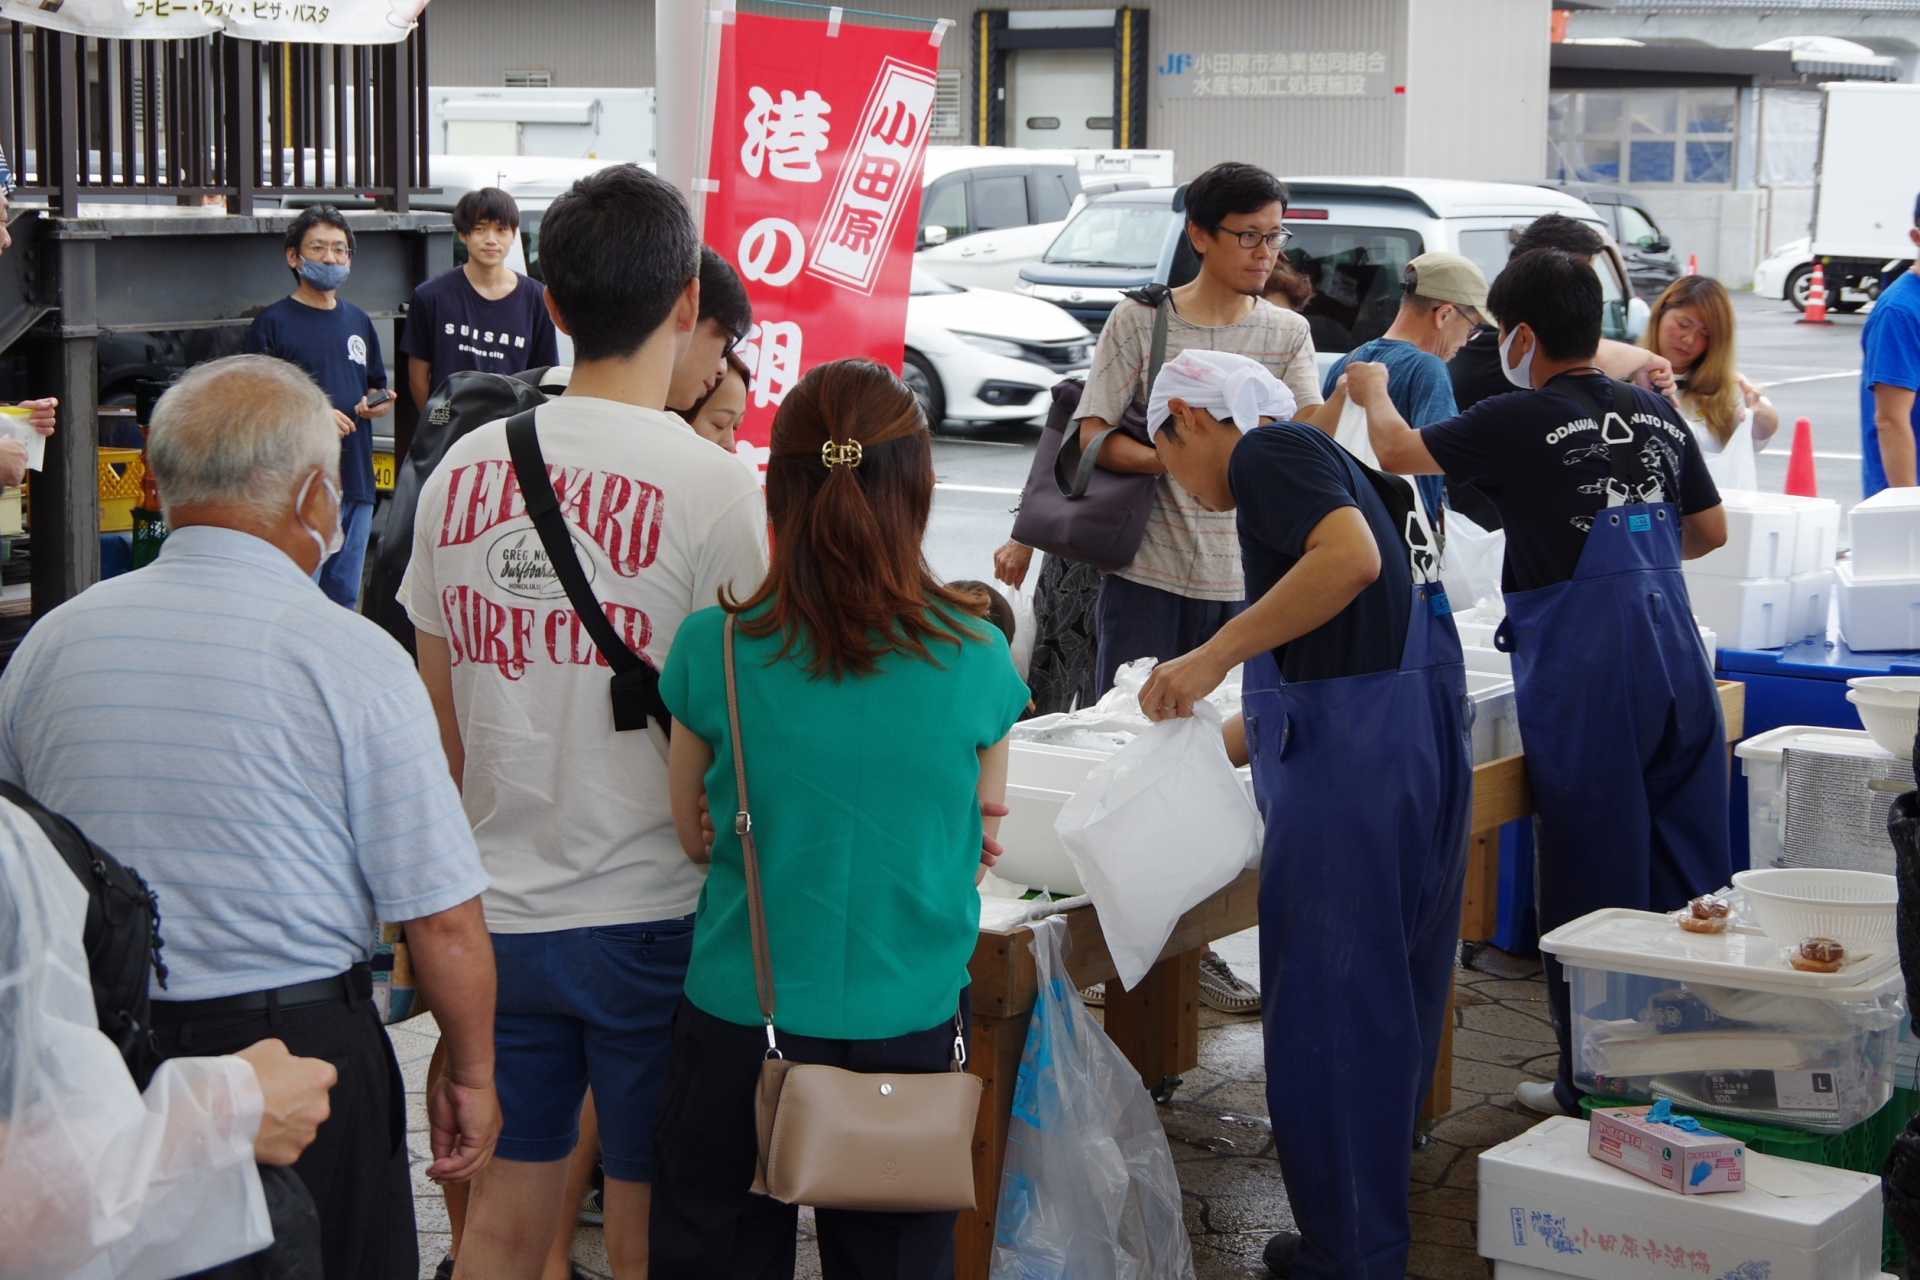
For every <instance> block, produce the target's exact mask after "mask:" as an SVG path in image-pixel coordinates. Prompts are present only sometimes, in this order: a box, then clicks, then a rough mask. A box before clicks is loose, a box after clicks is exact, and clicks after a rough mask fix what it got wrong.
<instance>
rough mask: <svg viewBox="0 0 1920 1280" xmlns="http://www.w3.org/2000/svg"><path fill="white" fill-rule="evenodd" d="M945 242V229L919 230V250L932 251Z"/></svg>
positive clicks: (927, 228)
mask: <svg viewBox="0 0 1920 1280" xmlns="http://www.w3.org/2000/svg"><path fill="white" fill-rule="evenodd" d="M946 242H947V229H946V228H945V227H922V228H920V247H921V248H923V249H932V248H935V247H937V246H939V245H943V244H945V243H946Z"/></svg>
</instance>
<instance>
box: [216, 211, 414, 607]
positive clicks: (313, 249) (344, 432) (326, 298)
mask: <svg viewBox="0 0 1920 1280" xmlns="http://www.w3.org/2000/svg"><path fill="white" fill-rule="evenodd" d="M286 254H287V269H288V270H290V271H292V272H293V278H294V281H295V287H294V291H293V293H292V294H291V295H289V296H288V297H285V298H282V299H281V300H280V301H278V302H276V303H274V304H273V305H272V306H270V307H268V308H267V309H266V310H265V311H262V312H261V313H260V314H259V315H258V316H256V317H255V318H254V321H253V326H252V327H251V328H250V329H248V330H247V340H246V345H245V349H246V350H247V351H248V352H252V353H257V354H261V355H269V356H278V357H279V358H280V359H282V360H286V361H288V362H290V363H292V364H296V365H298V366H300V367H301V368H302V369H305V370H306V371H307V374H308V376H309V377H311V378H312V379H313V380H314V381H315V382H317V383H319V384H320V390H322V391H323V392H325V393H326V396H327V400H328V402H329V403H330V404H331V405H332V406H333V416H334V425H335V426H337V427H338V428H339V431H340V529H341V535H342V536H341V545H340V546H339V547H338V548H337V549H335V550H333V551H332V552H331V553H330V554H329V555H328V556H327V559H326V562H325V563H324V564H322V565H321V567H320V589H321V590H322V591H325V592H326V593H327V597H328V598H329V599H330V600H332V601H333V602H334V603H335V604H340V605H345V606H346V607H347V608H349V609H356V608H358V607H359V604H360V575H361V566H362V565H363V564H364V563H365V561H366V557H367V537H368V535H369V534H370V533H371V532H372V530H373V503H374V488H373V428H372V426H371V425H370V423H371V421H372V420H373V419H375V418H383V417H385V416H386V415H387V414H389V413H392V412H393V396H392V395H391V394H390V393H389V392H388V391H387V365H386V361H385V360H384V359H382V358H381V355H380V338H379V335H378V334H377V333H375V331H374V327H373V321H372V319H371V318H369V317H368V315H367V313H366V312H364V311H362V310H361V309H360V308H359V307H356V306H354V305H353V304H352V303H351V302H348V301H346V300H345V299H344V298H341V297H340V296H339V292H340V286H341V285H343V284H345V283H346V282H347V276H348V274H349V273H350V272H351V271H352V269H353V231H352V229H351V228H349V227H348V226H347V220H346V219H345V218H344V217H342V216H341V214H340V211H339V210H338V209H336V208H334V207H333V206H332V205H325V204H317V205H314V206H313V207H312V208H310V209H308V210H306V211H305V212H304V213H302V214H301V215H300V216H299V217H298V218H295V219H294V220H293V225H292V226H291V227H289V228H287V239H286Z"/></svg>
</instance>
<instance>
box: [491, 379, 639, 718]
mask: <svg viewBox="0 0 1920 1280" xmlns="http://www.w3.org/2000/svg"><path fill="white" fill-rule="evenodd" d="M533 414H534V411H533V410H532V409H527V410H524V411H523V412H520V413H517V414H515V415H514V416H513V417H511V418H509V419H507V453H508V454H509V455H510V456H511V457H512V459H513V475H514V479H516V480H517V481H519V483H520V493H521V495H522V496H523V497H524V498H525V499H526V503H527V515H528V516H530V517H532V519H533V528H534V531H535V532H536V533H538V534H539V535H540V545H541V546H542V547H543V548H545V550H546V553H547V563H548V564H550V565H552V566H553V572H554V576H555V577H557V578H559V579H560V585H561V586H562V587H564V588H565V589H566V592H567V601H568V603H570V604H572V605H573V611H574V613H575V614H577V615H578V616H579V618H580V625H581V626H582V627H585V628H586V631H587V634H588V635H589V636H591V637H592V638H593V646H594V648H596V649H598V650H599V651H600V656H601V657H603V658H605V659H606V660H607V665H608V666H610V667H612V668H613V727H614V729H615V730H617V731H619V732H622V733H624V732H626V731H628V730H632V729H644V728H646V724H647V721H648V719H654V720H657V721H659V723H660V727H661V728H662V729H667V728H668V727H669V726H670V725H671V724H672V723H673V717H672V715H671V713H669V712H668V710H667V706H666V703H665V701H664V700H662V698H661V697H660V674H659V672H657V671H655V670H654V669H653V668H652V667H651V666H649V665H648V664H647V661H646V659H644V658H642V657H641V656H640V655H639V654H637V653H635V652H634V651H633V650H632V649H629V648H628V647H627V642H626V641H624V640H622V639H621V638H620V633H619V632H618V631H615V630H614V629H613V624H612V623H611V622H609V621H607V613H606V610H604V609H602V608H601V607H600V601H599V598H598V597H596V596H595V595H594V594H593V587H592V585H591V584H590V583H588V581H587V574H586V570H584V569H582V568H581V567H580V557H579V556H578V555H577V554H576V553H575V551H574V547H573V538H572V537H571V536H570V535H569V534H568V533H567V522H566V518H565V517H564V516H562V515H561V514H560V500H559V499H558V498H557V497H555V496H554V492H553V482H552V480H551V479H549V478H548V476H547V460H546V458H545V457H544V456H543V455H542V454H541V452H540V437H539V435H538V434H537V433H536V432H535V431H534V429H533Z"/></svg>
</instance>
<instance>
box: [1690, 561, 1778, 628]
mask: <svg viewBox="0 0 1920 1280" xmlns="http://www.w3.org/2000/svg"><path fill="white" fill-rule="evenodd" d="M1698 563H1699V561H1697V560H1690V561H1688V562H1687V573H1686V578H1687V598H1688V599H1689V600H1690V601H1692V603H1693V616H1694V617H1695V618H1696V619H1698V620H1699V621H1700V622H1701V623H1702V624H1703V625H1705V626H1707V627H1710V628H1712V629H1713V633H1714V635H1715V636H1716V637H1718V639H1719V642H1720V644H1721V645H1722V646H1723V647H1725V648H1728V649H1778V648H1780V647H1781V646H1782V645H1784V644H1786V643H1787V641H1788V640H1789V639H1790V638H1791V639H1794V640H1798V639H1800V637H1799V635H1797V634H1795V635H1792V636H1791V637H1790V636H1789V635H1788V629H1787V610H1788V606H1789V604H1790V603H1791V601H1792V597H1793V588H1792V586H1791V584H1790V583H1789V582H1788V581H1787V580H1786V579H1785V578H1747V579H1741V578H1715V577H1710V576H1703V575H1700V574H1697V573H1695V572H1694V568H1693V566H1694V565H1696V564H1698Z"/></svg>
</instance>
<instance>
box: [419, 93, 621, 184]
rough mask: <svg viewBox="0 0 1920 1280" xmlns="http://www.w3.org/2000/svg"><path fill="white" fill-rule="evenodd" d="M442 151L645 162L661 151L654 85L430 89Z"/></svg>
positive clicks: (437, 149)
mask: <svg viewBox="0 0 1920 1280" xmlns="http://www.w3.org/2000/svg"><path fill="white" fill-rule="evenodd" d="M427 100H428V108H427V110H428V119H429V121H430V124H431V128H432V144H431V150H432V151H433V152H434V153H435V154H437V155H471V156H535V157H539V158H541V159H547V160H563V159H566V160H604V161H606V162H607V163H608V164H629V163H630V164H645V163H650V162H652V161H654V160H656V159H657V157H656V156H655V154H654V124H655V121H654V91H653V90H652V89H584V88H582V89H556V88H510V89H509V88H494V87H491V86H457V85H456V86H444V87H441V86H436V87H432V88H429V89H428V90H427Z"/></svg>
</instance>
